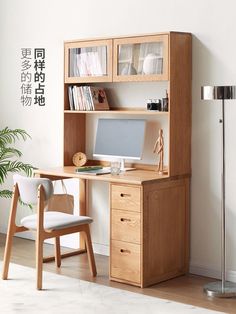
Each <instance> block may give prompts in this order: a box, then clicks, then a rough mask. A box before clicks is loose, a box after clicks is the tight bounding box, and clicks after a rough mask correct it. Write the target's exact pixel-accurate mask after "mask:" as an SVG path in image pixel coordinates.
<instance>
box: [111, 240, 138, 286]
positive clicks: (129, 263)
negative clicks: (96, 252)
mask: <svg viewBox="0 0 236 314" xmlns="http://www.w3.org/2000/svg"><path fill="white" fill-rule="evenodd" d="M110 258H111V267H110V269H111V277H114V278H117V279H122V280H127V281H130V282H134V283H140V278H141V276H140V245H138V244H133V243H127V242H122V241H116V240H112V241H111V257H110Z"/></svg>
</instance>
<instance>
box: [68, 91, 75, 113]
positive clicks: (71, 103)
mask: <svg viewBox="0 0 236 314" xmlns="http://www.w3.org/2000/svg"><path fill="white" fill-rule="evenodd" d="M68 95H69V105H70V110H75V106H74V98H73V91H72V86H69V87H68Z"/></svg>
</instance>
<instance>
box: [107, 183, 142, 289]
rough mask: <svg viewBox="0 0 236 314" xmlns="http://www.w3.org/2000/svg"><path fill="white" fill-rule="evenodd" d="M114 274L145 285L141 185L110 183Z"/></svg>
mask: <svg viewBox="0 0 236 314" xmlns="http://www.w3.org/2000/svg"><path fill="white" fill-rule="evenodd" d="M110 200H111V247H110V277H111V279H115V280H122V281H123V280H124V281H127V282H129V283H132V284H135V285H141V246H140V244H141V225H140V223H141V187H136V186H127V185H116V184H111V186H110Z"/></svg>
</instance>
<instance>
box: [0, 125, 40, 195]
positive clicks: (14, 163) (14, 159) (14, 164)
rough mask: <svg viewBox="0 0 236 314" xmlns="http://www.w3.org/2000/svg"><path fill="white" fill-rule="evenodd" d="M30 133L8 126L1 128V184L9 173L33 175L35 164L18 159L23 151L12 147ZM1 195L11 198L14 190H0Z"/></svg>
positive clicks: (28, 136)
mask: <svg viewBox="0 0 236 314" xmlns="http://www.w3.org/2000/svg"><path fill="white" fill-rule="evenodd" d="M27 138H30V135H29V134H28V133H27V132H26V131H24V130H22V129H15V130H11V129H9V128H8V127H6V128H4V129H3V130H0V185H2V184H3V183H4V182H5V180H6V178H7V176H8V174H9V173H16V172H24V173H25V174H26V175H27V176H31V175H32V170H33V169H34V168H33V166H31V165H30V164H25V163H23V162H21V161H19V160H18V158H20V157H21V156H22V153H21V152H20V151H19V150H18V149H16V148H14V147H12V146H13V145H14V144H15V142H16V141H17V140H24V141H25V140H26V139H27ZM0 197H5V198H11V197H12V191H9V190H0Z"/></svg>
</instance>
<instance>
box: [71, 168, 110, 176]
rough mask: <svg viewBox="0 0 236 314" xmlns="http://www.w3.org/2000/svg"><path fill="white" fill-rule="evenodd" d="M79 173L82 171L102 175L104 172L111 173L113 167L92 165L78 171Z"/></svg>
mask: <svg viewBox="0 0 236 314" xmlns="http://www.w3.org/2000/svg"><path fill="white" fill-rule="evenodd" d="M76 172H77V173H81V174H89V175H94V176H98V175H102V174H109V173H111V168H110V167H100V166H98V167H96V166H91V167H87V169H86V170H82V171H80V170H79V171H77V169H76Z"/></svg>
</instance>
